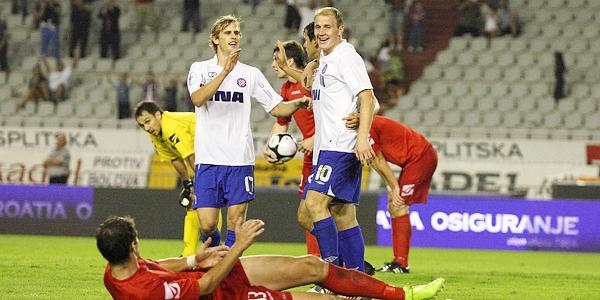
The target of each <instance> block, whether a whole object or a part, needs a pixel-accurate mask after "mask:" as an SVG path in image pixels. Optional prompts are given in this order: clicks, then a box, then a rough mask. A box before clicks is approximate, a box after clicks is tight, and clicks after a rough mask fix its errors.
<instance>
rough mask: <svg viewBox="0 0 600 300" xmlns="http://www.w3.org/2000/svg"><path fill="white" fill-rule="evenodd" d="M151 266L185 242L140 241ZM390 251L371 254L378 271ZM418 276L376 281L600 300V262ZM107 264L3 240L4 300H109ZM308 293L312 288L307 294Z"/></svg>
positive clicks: (456, 291)
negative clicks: (441, 282)
mask: <svg viewBox="0 0 600 300" xmlns="http://www.w3.org/2000/svg"><path fill="white" fill-rule="evenodd" d="M140 247H141V250H142V251H143V252H142V253H141V254H142V255H143V256H144V257H147V258H155V259H158V258H164V257H170V256H177V255H178V254H179V251H180V248H181V242H180V241H177V240H150V239H144V238H143V236H142V238H141V240H140ZM304 251H305V247H304V245H302V244H274V243H257V244H255V245H253V246H252V247H251V248H250V249H248V251H247V252H246V254H247V255H251V254H290V255H301V254H304ZM390 258H391V249H390V248H388V247H376V246H368V247H367V249H366V259H367V260H368V261H370V262H371V263H373V264H374V265H375V266H379V265H381V264H382V263H383V262H384V261H388V260H389V259H390ZM410 262H411V273H410V274H381V273H378V274H377V275H376V276H377V277H378V278H380V279H383V280H384V281H386V282H389V283H393V284H395V285H404V284H409V283H412V284H418V283H423V282H427V281H429V280H432V279H434V278H436V277H439V276H442V277H444V278H446V281H447V283H446V288H445V290H444V291H443V292H442V293H440V294H439V295H438V297H437V299H454V300H468V299H502V300H503V299H600V254H598V253H562V252H511V251H485V250H483V251H482V250H456V249H425V248H415V249H412V251H411V258H410ZM104 266H105V262H104V259H103V258H102V257H101V256H100V254H99V253H98V251H97V249H96V244H95V240H94V239H93V238H88V237H50V236H28V235H0V294H1V296H0V298H2V299H109V298H110V296H109V294H108V293H107V292H106V290H105V289H104V286H103V283H102V273H103V271H104ZM303 289H305V287H304V288H303Z"/></svg>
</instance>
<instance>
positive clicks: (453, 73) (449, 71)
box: [444, 65, 463, 80]
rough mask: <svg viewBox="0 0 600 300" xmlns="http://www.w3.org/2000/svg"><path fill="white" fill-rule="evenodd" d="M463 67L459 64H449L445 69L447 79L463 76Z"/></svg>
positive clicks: (456, 78)
mask: <svg viewBox="0 0 600 300" xmlns="http://www.w3.org/2000/svg"><path fill="white" fill-rule="evenodd" d="M462 76H463V74H462V68H461V67H460V66H458V65H454V66H448V67H446V68H445V69H444V79H445V80H458V79H460V78H462Z"/></svg>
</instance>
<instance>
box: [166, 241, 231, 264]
mask: <svg viewBox="0 0 600 300" xmlns="http://www.w3.org/2000/svg"><path fill="white" fill-rule="evenodd" d="M210 242H211V239H210V238H208V239H207V240H206V241H205V242H204V243H203V244H202V246H201V247H200V248H199V249H198V251H197V252H196V254H195V255H190V256H186V257H173V258H164V259H160V260H158V263H159V264H160V266H161V267H163V268H165V269H167V270H169V271H173V272H183V271H188V270H193V269H195V268H203V269H204V268H210V267H213V266H215V265H216V264H217V263H219V262H220V261H221V260H223V257H225V255H226V254H227V252H228V251H229V247H227V246H225V245H220V246H216V247H209V245H210Z"/></svg>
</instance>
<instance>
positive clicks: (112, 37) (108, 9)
mask: <svg viewBox="0 0 600 300" xmlns="http://www.w3.org/2000/svg"><path fill="white" fill-rule="evenodd" d="M119 17H121V9H120V8H119V6H117V5H115V4H114V1H113V0H106V3H105V5H104V6H103V7H102V8H101V9H100V12H99V13H98V18H100V19H101V20H102V21H101V25H100V57H102V58H107V57H108V50H109V49H110V50H111V53H112V57H113V59H115V60H116V59H118V58H119V51H120V44H121V30H120V29H119Z"/></svg>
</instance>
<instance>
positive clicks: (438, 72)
mask: <svg viewBox="0 0 600 300" xmlns="http://www.w3.org/2000/svg"><path fill="white" fill-rule="evenodd" d="M442 75H443V70H442V68H441V67H440V66H439V65H437V64H432V65H429V66H428V67H426V68H425V70H424V71H423V77H422V78H423V79H424V80H436V79H439V78H441V77H442Z"/></svg>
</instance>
